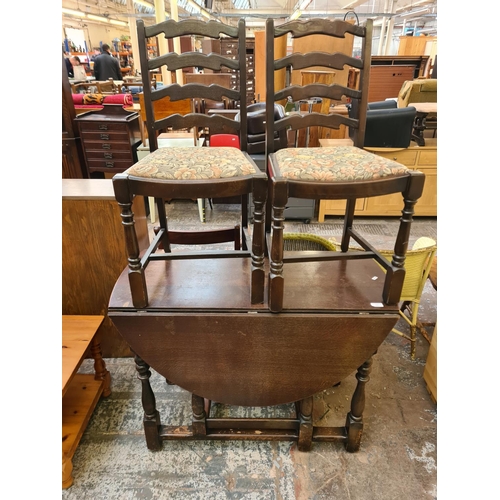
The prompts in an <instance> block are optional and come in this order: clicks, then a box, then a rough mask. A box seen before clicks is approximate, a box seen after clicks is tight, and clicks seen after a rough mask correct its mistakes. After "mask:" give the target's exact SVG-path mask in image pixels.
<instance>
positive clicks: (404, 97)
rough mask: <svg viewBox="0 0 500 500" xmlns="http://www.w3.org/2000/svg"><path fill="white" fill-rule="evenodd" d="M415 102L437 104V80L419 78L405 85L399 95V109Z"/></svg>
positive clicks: (408, 81)
mask: <svg viewBox="0 0 500 500" xmlns="http://www.w3.org/2000/svg"><path fill="white" fill-rule="evenodd" d="M415 102H437V79H435V78H418V79H416V80H407V81H406V82H404V83H403V86H402V87H401V90H400V91H399V94H398V108H406V107H407V106H408V104H409V103H415Z"/></svg>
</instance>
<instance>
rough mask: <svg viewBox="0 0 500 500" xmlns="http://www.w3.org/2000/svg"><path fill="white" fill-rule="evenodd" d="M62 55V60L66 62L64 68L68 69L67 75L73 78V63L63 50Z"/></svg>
mask: <svg viewBox="0 0 500 500" xmlns="http://www.w3.org/2000/svg"><path fill="white" fill-rule="evenodd" d="M63 57H64V62H65V63H66V69H67V70H68V76H69V77H70V78H73V65H72V64H71V61H70V60H69V54H67V53H65V52H64V50H63Z"/></svg>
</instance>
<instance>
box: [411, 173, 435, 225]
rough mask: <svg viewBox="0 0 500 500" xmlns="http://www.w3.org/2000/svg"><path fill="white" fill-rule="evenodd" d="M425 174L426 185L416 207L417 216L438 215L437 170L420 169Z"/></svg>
mask: <svg viewBox="0 0 500 500" xmlns="http://www.w3.org/2000/svg"><path fill="white" fill-rule="evenodd" d="M418 170H419V171H420V172H423V173H424V174H425V184H424V191H423V193H422V196H421V197H420V199H419V200H418V201H417V204H416V205H415V215H429V216H435V215H437V169H436V167H432V168H422V167H421V166H420V167H419V168H418Z"/></svg>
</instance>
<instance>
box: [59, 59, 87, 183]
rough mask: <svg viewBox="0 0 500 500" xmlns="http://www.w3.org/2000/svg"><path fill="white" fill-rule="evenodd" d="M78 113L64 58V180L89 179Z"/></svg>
mask: <svg viewBox="0 0 500 500" xmlns="http://www.w3.org/2000/svg"><path fill="white" fill-rule="evenodd" d="M75 118H76V111H75V105H74V104H73V98H72V97H71V86H70V83H69V80H68V71H67V69H66V64H65V62H64V58H63V61H62V178H63V179H83V178H84V177H87V173H86V170H85V167H84V165H85V159H84V157H83V151H82V145H81V141H80V137H79V132H78V127H77V125H76V123H75V121H74V120H75Z"/></svg>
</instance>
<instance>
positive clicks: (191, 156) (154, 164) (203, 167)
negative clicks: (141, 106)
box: [125, 147, 259, 181]
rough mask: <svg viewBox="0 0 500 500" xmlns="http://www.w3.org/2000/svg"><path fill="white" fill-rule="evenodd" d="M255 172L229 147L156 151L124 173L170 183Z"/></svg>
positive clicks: (251, 166)
mask: <svg viewBox="0 0 500 500" xmlns="http://www.w3.org/2000/svg"><path fill="white" fill-rule="evenodd" d="M258 172H259V171H258V169H257V168H256V167H255V165H254V164H253V163H252V162H251V161H250V160H249V157H248V156H247V155H246V154H245V153H243V152H242V151H240V150H239V149H236V148H232V147H220V148H204V147H202V148H195V147H184V148H160V149H157V150H156V151H154V152H152V153H151V154H149V155H147V156H146V157H144V158H143V159H142V160H140V161H139V162H137V163H136V164H134V165H133V166H132V167H130V168H129V169H128V170H126V171H125V173H126V174H128V175H131V176H134V177H144V178H149V179H163V180H171V181H183V180H199V181H207V180H216V179H219V180H224V179H233V178H235V177H242V176H249V175H254V174H256V173H258Z"/></svg>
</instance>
